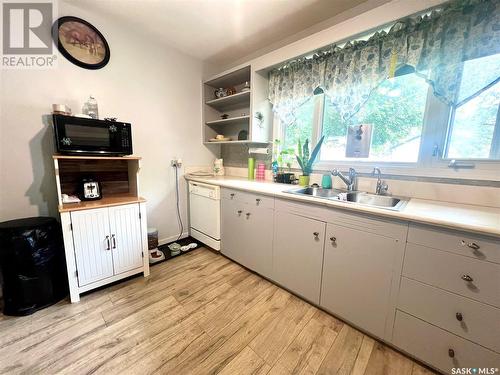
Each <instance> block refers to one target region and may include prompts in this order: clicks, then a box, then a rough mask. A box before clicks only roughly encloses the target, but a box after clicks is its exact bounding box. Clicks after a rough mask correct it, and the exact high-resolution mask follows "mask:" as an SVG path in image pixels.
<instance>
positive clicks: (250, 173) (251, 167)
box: [248, 158, 255, 180]
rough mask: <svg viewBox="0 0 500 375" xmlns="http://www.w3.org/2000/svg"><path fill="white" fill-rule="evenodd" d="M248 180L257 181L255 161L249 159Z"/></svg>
mask: <svg viewBox="0 0 500 375" xmlns="http://www.w3.org/2000/svg"><path fill="white" fill-rule="evenodd" d="M248 179H249V180H253V179H255V159H254V158H248Z"/></svg>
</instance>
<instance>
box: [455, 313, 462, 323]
mask: <svg viewBox="0 0 500 375" xmlns="http://www.w3.org/2000/svg"><path fill="white" fill-rule="evenodd" d="M455 317H456V318H457V320H458V321H459V322H461V321H462V320H463V319H464V317H463V316H462V313H459V312H457V313H456V314H455Z"/></svg>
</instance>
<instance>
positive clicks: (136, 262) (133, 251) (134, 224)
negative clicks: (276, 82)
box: [108, 204, 143, 274]
mask: <svg viewBox="0 0 500 375" xmlns="http://www.w3.org/2000/svg"><path fill="white" fill-rule="evenodd" d="M108 210H109V211H108V212H109V227H110V234H111V250H112V253H113V265H114V273H115V274H120V273H122V272H127V271H130V270H133V269H136V268H140V267H141V266H142V259H143V253H142V239H141V222H140V217H139V205H138V204H127V205H124V206H114V207H109V209H108Z"/></svg>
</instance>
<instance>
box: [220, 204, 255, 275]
mask: <svg viewBox="0 0 500 375" xmlns="http://www.w3.org/2000/svg"><path fill="white" fill-rule="evenodd" d="M221 207H222V215H221V216H222V224H221V252H222V254H224V255H225V256H227V257H228V258H231V259H232V260H234V261H236V262H238V263H240V264H242V265H244V266H247V267H248V259H249V257H248V246H247V245H248V244H247V241H246V240H245V237H246V236H247V233H246V231H247V230H248V229H246V228H248V227H246V226H245V221H244V212H245V208H246V203H243V202H239V201H236V200H228V199H222V202H221Z"/></svg>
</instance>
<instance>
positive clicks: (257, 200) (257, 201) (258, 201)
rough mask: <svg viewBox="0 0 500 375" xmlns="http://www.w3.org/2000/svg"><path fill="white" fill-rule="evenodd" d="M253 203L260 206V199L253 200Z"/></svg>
mask: <svg viewBox="0 0 500 375" xmlns="http://www.w3.org/2000/svg"><path fill="white" fill-rule="evenodd" d="M255 203H257V206H258V205H259V204H260V198H257V199H255Z"/></svg>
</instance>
